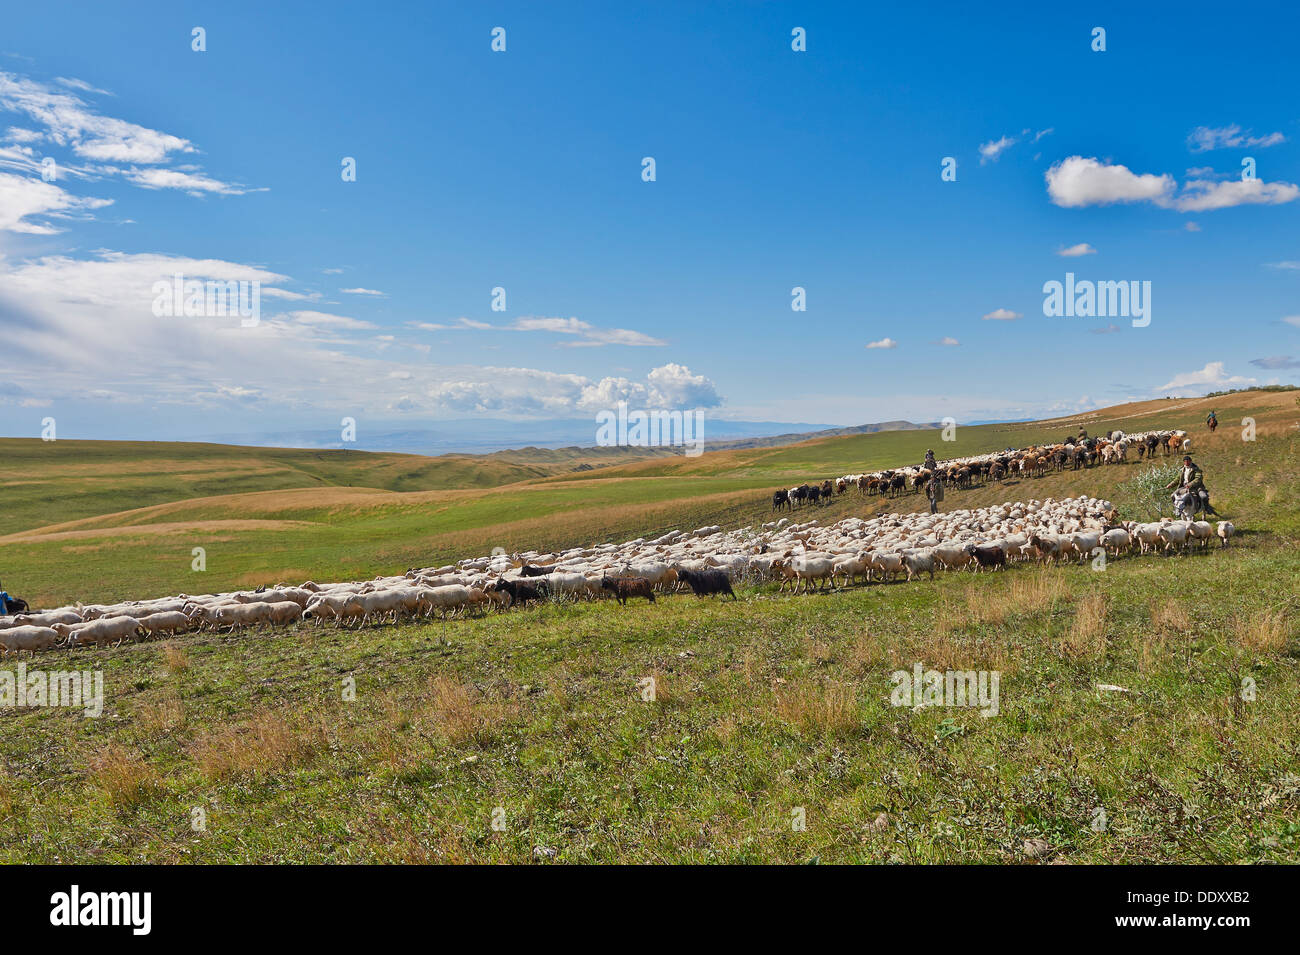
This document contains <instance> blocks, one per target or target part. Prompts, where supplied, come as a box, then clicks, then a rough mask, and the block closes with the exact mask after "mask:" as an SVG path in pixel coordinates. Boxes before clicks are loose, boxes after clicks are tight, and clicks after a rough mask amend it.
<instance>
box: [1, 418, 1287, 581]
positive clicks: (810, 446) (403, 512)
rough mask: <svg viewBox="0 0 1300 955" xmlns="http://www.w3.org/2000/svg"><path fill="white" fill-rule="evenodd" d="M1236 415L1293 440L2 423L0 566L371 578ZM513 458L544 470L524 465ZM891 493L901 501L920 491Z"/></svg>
mask: <svg viewBox="0 0 1300 955" xmlns="http://www.w3.org/2000/svg"><path fill="white" fill-rule="evenodd" d="M1210 407H1213V408H1216V409H1217V410H1218V411H1219V415H1220V420H1222V421H1223V422H1225V424H1224V426H1223V427H1222V428H1221V429H1220V431H1219V433H1218V434H1216V435H1215V436H1213V438H1210V437H1208V436H1206V435H1205V433H1204V432H1205V429H1204V425H1203V421H1204V417H1205V413H1206V409H1207V408H1210ZM1247 415H1250V416H1252V417H1254V418H1255V419H1256V420H1257V426H1258V429H1259V433H1260V435H1261V438H1262V439H1265V440H1267V439H1269V438H1279V439H1285V438H1286V437H1287V436H1289V435H1295V434H1296V432H1295V431H1294V429H1292V428H1291V427H1290V426H1291V425H1292V424H1293V423H1295V421H1296V420H1297V419H1300V408H1297V407H1296V405H1295V398H1294V396H1293V395H1292V394H1290V393H1284V394H1270V393H1246V394H1242V395H1234V396H1230V397H1229V398H1227V399H1209V400H1200V401H1179V400H1175V401H1152V402H1145V403H1143V404H1139V405H1124V406H1120V407H1118V408H1115V409H1110V410H1108V411H1106V412H1101V413H1092V414H1089V415H1086V416H1078V417H1074V418H1068V419H1059V420H1057V421H1053V422H1035V423H1030V424H1015V425H981V426H974V427H962V428H958V430H957V440H956V441H955V442H952V443H942V442H940V441H939V440H938V439H939V435H938V434H937V433H936V432H933V431H897V432H882V433H878V434H870V435H857V436H850V437H839V438H828V439H821V440H817V441H811V442H806V443H804V444H800V445H794V446H789V447H778V448H763V449H747V450H742V451H723V452H717V453H711V454H705V455H702V456H700V457H698V458H685V457H667V458H665V457H655V458H653V459H650V460H641V461H634V462H632V463H628V464H621V465H614V466H609V465H606V466H602V467H595V468H594V469H593V470H589V471H581V472H576V473H575V472H573V471H572V470H571V468H572V467H573V466H574V465H575V462H579V461H582V460H583V459H582V458H580V457H578V456H575V455H562V456H561V457H560V458H559V459H558V460H555V459H551V460H548V459H545V457H544V458H543V460H541V461H540V462H539V463H536V464H525V463H523V462H524V461H525V460H528V459H527V458H525V457H523V456H521V455H509V454H503V455H493V456H490V457H488V458H463V457H457V458H451V459H443V458H420V457H415V456H411V455H365V454H362V453H360V452H350V451H333V452H330V451H267V450H265V449H258V448H225V447H220V446H214V445H170V444H168V445H159V446H157V447H156V448H155V447H152V446H149V445H140V444H115V443H113V442H90V443H87V442H63V441H59V442H53V443H50V444H44V443H42V442H40V441H17V440H12V439H11V440H7V441H4V442H0V444H3V445H4V447H3V448H0V450H3V451H5V452H6V453H5V456H4V458H3V459H0V460H2V461H3V463H0V494H3V500H4V502H5V507H6V511H7V512H8V513H10V515H11V516H10V518H9V520H8V521H7V522H6V524H5V528H4V529H5V533H4V534H2V535H0V580H3V581H4V582H5V584H6V586H7V587H8V589H9V590H10V591H11V592H15V593H18V594H20V595H21V596H23V597H25V598H27V599H28V600H29V601H31V602H32V603H33V604H34V605H35V604H40V605H46V606H48V605H55V604H59V603H64V602H69V601H73V600H83V601H94V600H98V601H104V600H116V599H122V598H126V597H141V596H156V595H163V594H171V593H178V592H183V593H206V592H211V591H215V590H221V589H229V588H233V587H248V586H257V585H259V584H274V583H276V582H278V581H282V580H283V581H300V580H305V579H308V578H314V579H317V580H333V579H357V578H366V577H372V576H375V575H377V574H389V573H394V572H399V573H400V572H402V571H404V570H406V569H407V568H408V567H410V566H413V565H415V566H426V565H430V564H435V563H442V562H445V561H448V560H454V559H457V558H460V557H464V556H467V555H470V554H481V553H487V552H489V551H490V550H491V549H492V548H493V547H504V548H506V549H507V550H521V549H528V548H540V549H546V548H557V547H569V546H573V545H575V544H587V543H604V542H609V541H622V540H629V539H631V538H634V537H637V536H639V535H642V534H658V533H663V532H665V531H667V530H670V529H672V528H685V529H690V528H693V527H698V526H700V525H703V524H710V523H719V524H723V525H726V526H737V525H742V524H750V523H753V522H755V521H758V520H766V519H768V515H769V501H770V494H771V489H772V488H773V487H779V486H786V485H789V484H792V483H799V482H802V481H806V480H813V479H818V480H820V479H824V478H828V477H836V476H839V475H841V474H845V473H856V472H860V471H867V470H874V469H878V468H883V467H893V466H897V465H901V464H908V463H917V462H919V461H920V460H921V459H922V458H923V457H924V453H925V449H926V448H927V447H932V446H936V445H937V447H936V451H937V452H938V453H939V455H940V457H947V456H956V455H960V454H968V453H977V452H983V451H988V450H993V449H997V448H1002V447H1007V446H1014V447H1023V446H1025V445H1028V444H1031V443H1034V442H1037V441H1042V440H1048V439H1058V440H1059V439H1060V438H1062V437H1064V436H1065V435H1066V434H1072V433H1074V432H1076V431H1077V430H1078V428H1079V426H1080V423H1082V424H1083V425H1084V426H1085V427H1087V428H1089V429H1090V431H1091V432H1092V433H1099V432H1100V433H1104V432H1105V431H1106V430H1108V429H1110V428H1114V427H1122V428H1124V429H1125V430H1129V431H1136V430H1141V429H1144V428H1148V427H1175V426H1181V427H1186V428H1188V429H1189V430H1192V431H1193V433H1194V434H1195V435H1196V439H1197V449H1198V453H1203V454H1204V455H1206V459H1205V462H1204V463H1205V465H1206V466H1207V467H1208V468H1211V469H1221V468H1223V467H1235V466H1236V465H1234V464H1233V461H1234V460H1235V457H1236V455H1235V453H1232V451H1231V449H1233V448H1239V447H1242V446H1243V442H1242V441H1241V440H1240V429H1239V428H1237V427H1236V422H1238V421H1239V420H1240V419H1241V418H1242V417H1244V416H1247ZM87 445H89V446H87ZM1220 449H1227V450H1225V451H1222V452H1221V450H1220ZM541 454H542V455H543V456H549V455H554V454H555V453H554V452H542V453H541ZM1221 455H1222V456H1221ZM372 458H373V460H372ZM601 460H602V459H601V458H595V459H589V460H586V463H593V462H594V463H599V462H600V461H601ZM353 462H355V464H354V463H353ZM1138 467H1139V465H1137V464H1130V465H1128V466H1127V467H1126V468H1119V469H1102V470H1093V471H1087V472H1079V473H1076V472H1067V473H1065V474H1060V475H1049V476H1048V477H1045V478H1042V479H1035V480H1032V481H1026V482H1018V481H1007V482H1004V483H1002V484H999V485H994V486H992V487H989V488H985V489H978V490H975V491H971V492H968V493H963V494H960V495H954V496H952V497H950V499H949V506H954V507H955V506H961V505H962V502H974V503H978V504H983V503H988V502H989V501H994V500H998V501H1000V500H1007V499H1010V498H1015V497H1040V498H1041V497H1048V496H1056V497H1062V496H1065V495H1068V494H1074V493H1080V492H1088V493H1096V494H1107V493H1109V490H1110V488H1111V487H1113V486H1114V485H1115V484H1116V483H1117V482H1118V481H1120V480H1122V478H1121V476H1120V475H1121V472H1126V471H1134V470H1135V469H1137V468H1138ZM521 468H522V469H531V470H533V471H537V472H538V473H536V474H530V475H528V476H527V477H526V478H520V476H519V475H518V474H517V473H516V469H521ZM557 470H560V471H561V472H562V473H555V472H556V471H557ZM489 472H490V474H489ZM457 482H459V483H457ZM1211 486H1212V487H1213V479H1211ZM214 491H220V492H221V493H213V492H214ZM883 506H886V505H885V504H884V503H883V502H882V501H880V500H879V499H878V498H866V499H862V498H859V497H858V495H857V494H856V493H849V494H846V495H845V496H844V498H843V499H841V500H839V501H837V502H836V503H835V505H834V506H832V507H830V508H827V509H825V511H824V512H823V513H822V514H821V515H819V516H821V517H822V518H823V519H826V520H835V519H839V518H842V517H845V516H849V515H850V514H869V513H874V512H875V511H877V510H879V509H880V508H881V507H883ZM887 506H888V507H890V508H893V509H899V508H903V509H906V508H912V507H917V506H919V500H918V499H917V498H915V497H914V498H911V499H905V500H903V501H901V502H890V503H889V504H888V505H887ZM196 547H202V548H203V549H204V551H205V553H206V568H207V569H206V571H204V572H203V573H196V572H195V571H193V570H192V562H193V557H192V553H193V550H194V548H196Z"/></svg>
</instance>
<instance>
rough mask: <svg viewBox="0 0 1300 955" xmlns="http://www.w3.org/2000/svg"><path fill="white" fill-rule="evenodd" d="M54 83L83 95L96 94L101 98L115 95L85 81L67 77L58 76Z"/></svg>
mask: <svg viewBox="0 0 1300 955" xmlns="http://www.w3.org/2000/svg"><path fill="white" fill-rule="evenodd" d="M54 82H56V83H58V84H59V85H60V86H66V87H67V88H68V89H71V90H80V91H81V92H83V93H96V94H98V95H100V96H112V95H113V94H112V93H110V92H109V91H108V90H101V89H99V88H97V87H94V86H91V85H90V84H89V83H87V82H86V81H85V80H78V79H74V78H69V77H66V76H56V77H54Z"/></svg>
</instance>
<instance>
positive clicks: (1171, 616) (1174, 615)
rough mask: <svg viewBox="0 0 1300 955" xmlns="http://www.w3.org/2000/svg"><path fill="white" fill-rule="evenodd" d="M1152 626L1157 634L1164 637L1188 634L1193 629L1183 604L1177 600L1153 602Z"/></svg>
mask: <svg viewBox="0 0 1300 955" xmlns="http://www.w3.org/2000/svg"><path fill="white" fill-rule="evenodd" d="M1151 626H1152V627H1153V628H1154V630H1155V631H1156V633H1157V634H1159V635H1161V636H1163V637H1172V636H1176V635H1178V634H1185V633H1187V631H1188V629H1189V628H1190V627H1191V621H1190V620H1189V619H1188V617H1187V611H1186V610H1185V609H1184V608H1183V606H1182V604H1180V603H1179V602H1178V601H1177V600H1166V601H1163V602H1158V603H1157V602H1152V604H1151Z"/></svg>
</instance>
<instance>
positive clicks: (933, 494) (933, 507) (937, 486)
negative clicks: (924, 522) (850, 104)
mask: <svg viewBox="0 0 1300 955" xmlns="http://www.w3.org/2000/svg"><path fill="white" fill-rule="evenodd" d="M925 496H926V497H928V498H929V499H930V513H931V514H938V513H939V502H940V501H942V500H943V481H941V480H940V479H939V476H938V475H937V474H936V475H935V476H934V477H932V478H930V483H929V484H927V485H926V486H925Z"/></svg>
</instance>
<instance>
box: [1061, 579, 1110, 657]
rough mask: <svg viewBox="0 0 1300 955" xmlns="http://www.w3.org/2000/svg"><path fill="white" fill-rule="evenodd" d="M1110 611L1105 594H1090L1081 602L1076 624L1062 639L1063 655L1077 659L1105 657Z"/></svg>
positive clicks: (1078, 606)
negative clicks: (1107, 621)
mask: <svg viewBox="0 0 1300 955" xmlns="http://www.w3.org/2000/svg"><path fill="white" fill-rule="evenodd" d="M1108 610H1109V607H1108V604H1107V601H1106V595H1105V594H1100V593H1096V594H1089V595H1088V596H1086V597H1084V598H1083V599H1082V600H1080V601H1079V603H1078V605H1077V606H1076V607H1075V609H1074V622H1073V623H1072V624H1071V626H1070V629H1069V630H1068V631H1066V633H1065V634H1064V636H1062V638H1061V645H1060V649H1061V653H1062V654H1063V655H1065V656H1067V657H1076V658H1078V657H1105V656H1106V642H1107V641H1106V619H1107V613H1108Z"/></svg>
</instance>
